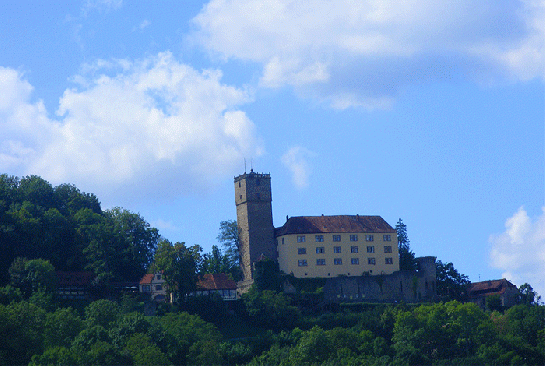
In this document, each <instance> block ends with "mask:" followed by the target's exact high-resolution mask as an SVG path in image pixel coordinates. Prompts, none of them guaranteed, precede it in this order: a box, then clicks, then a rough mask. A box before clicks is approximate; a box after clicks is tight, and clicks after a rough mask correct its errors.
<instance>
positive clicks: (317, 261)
mask: <svg viewBox="0 0 545 366" xmlns="http://www.w3.org/2000/svg"><path fill="white" fill-rule="evenodd" d="M316 265H317V266H325V259H316Z"/></svg>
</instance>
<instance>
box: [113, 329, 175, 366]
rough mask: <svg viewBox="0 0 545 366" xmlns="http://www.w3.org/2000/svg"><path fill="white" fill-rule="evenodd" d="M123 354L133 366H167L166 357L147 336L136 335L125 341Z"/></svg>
mask: <svg viewBox="0 0 545 366" xmlns="http://www.w3.org/2000/svg"><path fill="white" fill-rule="evenodd" d="M124 353H125V354H126V355H127V356H129V357H131V358H132V360H133V362H134V364H135V365H150V366H151V365H168V364H170V362H169V360H168V358H167V356H166V355H165V354H164V353H163V352H162V351H161V349H160V348H159V347H158V346H157V345H156V344H155V343H153V341H152V340H151V338H150V337H149V336H148V335H147V334H142V333H136V334H134V335H132V336H131V338H130V339H129V340H128V341H127V345H126V346H125V349H124Z"/></svg>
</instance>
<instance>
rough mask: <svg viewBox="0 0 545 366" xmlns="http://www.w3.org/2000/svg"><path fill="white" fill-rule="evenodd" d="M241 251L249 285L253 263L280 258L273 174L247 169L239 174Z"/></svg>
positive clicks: (238, 202)
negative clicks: (274, 211)
mask: <svg viewBox="0 0 545 366" xmlns="http://www.w3.org/2000/svg"><path fill="white" fill-rule="evenodd" d="M234 183H235V204H236V208H237V224H238V229H239V243H240V244H239V245H240V247H239V252H240V257H241V267H242V273H243V275H244V280H243V282H245V285H250V284H251V283H252V282H253V275H252V270H253V264H254V263H255V262H256V261H258V260H259V259H261V258H263V257H266V258H269V259H271V260H277V257H278V254H277V250H276V241H275V238H274V226H273V219H272V193H271V176H270V174H263V173H255V172H254V171H253V169H252V170H251V171H250V173H244V174H242V175H239V176H238V177H235V179H234Z"/></svg>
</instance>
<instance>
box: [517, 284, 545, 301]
mask: <svg viewBox="0 0 545 366" xmlns="http://www.w3.org/2000/svg"><path fill="white" fill-rule="evenodd" d="M519 292H520V295H519V302H520V303H521V304H525V305H536V304H538V303H539V300H540V299H541V296H539V295H538V294H537V292H535V291H534V289H533V287H532V286H530V284H529V283H525V284H523V285H520V287H519Z"/></svg>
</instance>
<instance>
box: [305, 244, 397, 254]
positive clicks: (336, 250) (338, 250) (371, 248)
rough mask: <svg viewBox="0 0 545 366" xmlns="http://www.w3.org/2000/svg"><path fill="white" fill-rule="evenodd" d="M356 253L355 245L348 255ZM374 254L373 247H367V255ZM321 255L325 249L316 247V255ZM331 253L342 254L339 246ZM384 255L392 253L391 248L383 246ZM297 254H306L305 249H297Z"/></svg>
mask: <svg viewBox="0 0 545 366" xmlns="http://www.w3.org/2000/svg"><path fill="white" fill-rule="evenodd" d="M358 252H359V247H358V246H357V245H353V246H351V247H350V253H358ZM374 252H375V246H374V245H368V246H367V253H374ZM323 253H325V247H316V254H323ZM333 253H342V249H341V247H340V246H335V247H333ZM384 253H392V246H391V245H385V246H384ZM297 254H307V248H297Z"/></svg>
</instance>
